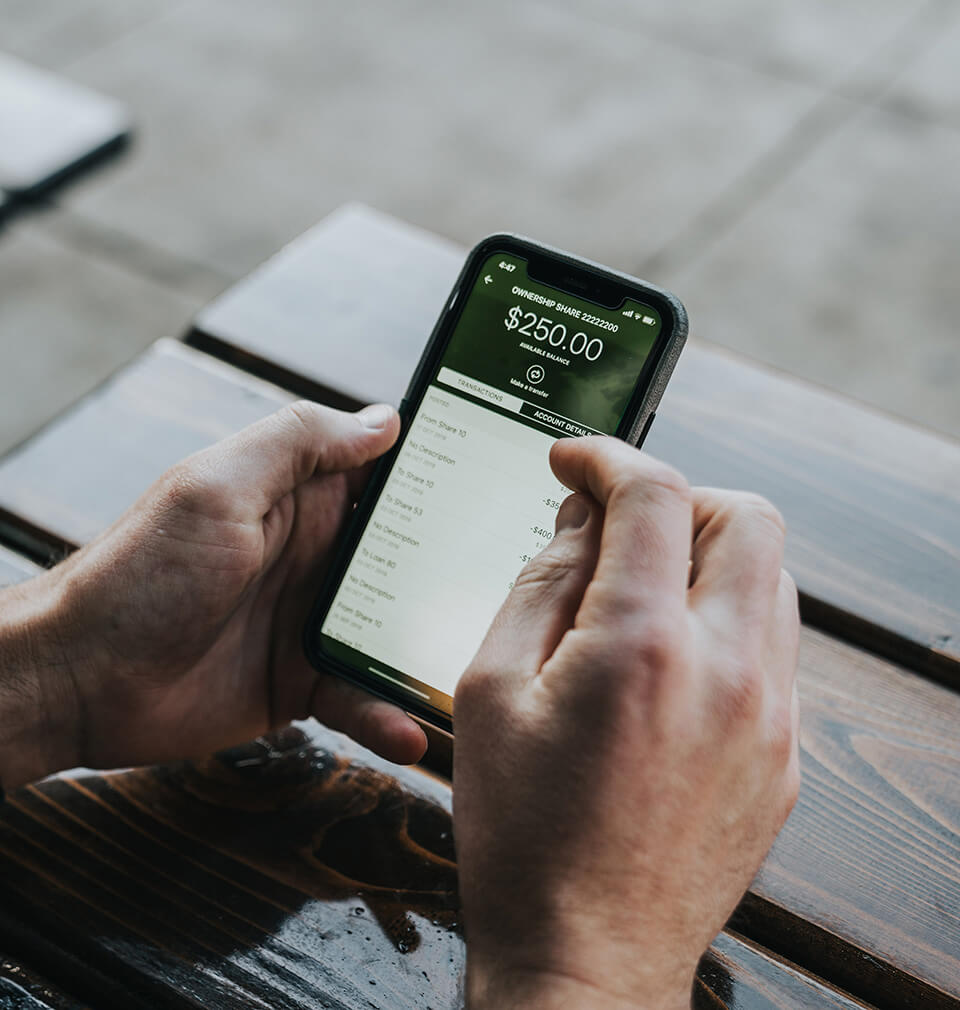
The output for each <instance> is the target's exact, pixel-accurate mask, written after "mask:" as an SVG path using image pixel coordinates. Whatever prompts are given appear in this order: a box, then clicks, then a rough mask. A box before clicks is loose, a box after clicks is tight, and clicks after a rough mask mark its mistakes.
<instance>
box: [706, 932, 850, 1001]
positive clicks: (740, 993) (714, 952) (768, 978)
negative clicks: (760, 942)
mask: <svg viewBox="0 0 960 1010" xmlns="http://www.w3.org/2000/svg"><path fill="white" fill-rule="evenodd" d="M693 1007H694V1010H708V1008H709V1010H741V1008H747V1007H749V1008H750V1010H761V1008H762V1010H797V1008H800V1007H809V1008H811V1010H812V1008H820V1007H823V1008H826V1007H831V1008H834V1010H855V1008H858V1007H859V1008H869V1004H867V1003H863V1002H861V1001H860V1000H858V999H854V998H853V997H851V996H848V995H846V994H845V993H842V992H840V991H838V990H837V989H835V988H833V986H831V985H829V984H828V983H826V982H824V981H823V980H822V979H818V978H815V977H813V976H811V975H807V974H806V973H804V972H802V971H800V970H799V969H798V968H796V967H794V966H792V965H790V964H789V963H787V962H784V961H781V960H779V959H778V958H775V957H774V956H773V955H772V954H771V953H770V952H769V951H766V950H763V949H762V948H759V947H757V946H755V945H754V944H752V943H750V942H749V941H744V940H743V939H742V938H740V937H734V936H732V935H731V934H730V933H721V934H720V936H718V937H717V939H716V940H715V941H714V943H713V946H712V947H711V948H710V951H709V952H708V953H707V955H706V956H705V957H704V959H703V960H702V961H701V962H700V971H699V972H698V974H697V982H696V987H695V989H694V994H693Z"/></svg>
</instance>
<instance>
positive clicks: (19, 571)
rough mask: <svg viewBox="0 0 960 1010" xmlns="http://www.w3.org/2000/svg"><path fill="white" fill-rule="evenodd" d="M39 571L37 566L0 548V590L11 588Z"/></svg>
mask: <svg viewBox="0 0 960 1010" xmlns="http://www.w3.org/2000/svg"><path fill="white" fill-rule="evenodd" d="M40 571H42V569H41V568H40V567H39V565H35V564H34V563H33V562H32V561H28V560H27V559H26V558H24V557H21V555H19V554H15V553H14V552H13V551H10V550H7V548H6V547H3V546H0V589H3V588H4V587H5V586H12V585H13V584H14V583H16V582H23V580H24V579H29V578H30V577H31V576H32V575H36V574H37V573H38V572H40Z"/></svg>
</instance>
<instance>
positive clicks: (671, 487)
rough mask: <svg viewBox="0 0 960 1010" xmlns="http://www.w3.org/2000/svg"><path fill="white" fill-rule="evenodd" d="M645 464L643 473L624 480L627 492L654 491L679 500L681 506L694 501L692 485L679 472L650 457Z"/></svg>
mask: <svg viewBox="0 0 960 1010" xmlns="http://www.w3.org/2000/svg"><path fill="white" fill-rule="evenodd" d="M645 464H646V465H645V467H644V469H643V470H642V471H641V472H638V473H632V474H630V476H628V477H626V478H624V481H623V483H624V486H625V488H626V489H627V490H629V491H639V492H641V493H649V492H650V490H653V491H654V492H656V493H660V494H662V495H665V496H666V497H669V498H675V499H677V502H678V503H679V504H687V503H689V502H690V501H692V498H693V492H692V491H691V488H690V483H689V481H688V480H687V478H686V477H684V476H683V474H682V473H680V471H679V470H676V469H674V468H673V467H672V466H670V465H669V464H667V463H662V462H661V461H660V460H658V459H652V458H650V457H646V459H645Z"/></svg>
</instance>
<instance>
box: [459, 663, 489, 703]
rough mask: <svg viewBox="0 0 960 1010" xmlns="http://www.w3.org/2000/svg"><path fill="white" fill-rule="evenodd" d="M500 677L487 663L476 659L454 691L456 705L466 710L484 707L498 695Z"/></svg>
mask: <svg viewBox="0 0 960 1010" xmlns="http://www.w3.org/2000/svg"><path fill="white" fill-rule="evenodd" d="M499 691H500V677H499V676H497V674H496V673H495V672H494V670H493V668H492V667H490V666H489V665H487V664H484V663H481V662H478V661H477V660H474V661H473V662H472V663H471V664H470V665H469V666H468V667H467V669H466V670H465V671H464V673H463V676H462V677H461V678H460V681H459V683H458V684H457V688H456V691H455V692H454V706H455V707H456V706H457V705H460V706H461V707H462V708H464V709H466V710H477V709H480V710H482V709H484V708H486V707H487V706H489V705H490V703H491V702H492V701H493V700H494V699H495V698H496V697H497V695H498V694H499Z"/></svg>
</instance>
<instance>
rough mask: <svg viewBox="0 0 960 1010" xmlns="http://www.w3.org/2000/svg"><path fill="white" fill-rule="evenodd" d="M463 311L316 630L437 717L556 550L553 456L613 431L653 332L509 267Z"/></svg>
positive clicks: (501, 266) (631, 314) (620, 311)
mask: <svg viewBox="0 0 960 1010" xmlns="http://www.w3.org/2000/svg"><path fill="white" fill-rule="evenodd" d="M461 297H464V294H461ZM465 297H466V302H465V304H464V306H463V309H462V312H461V315H460V318H459V321H458V323H457V326H456V329H455V331H454V332H453V334H452V335H451V337H450V340H449V341H448V344H447V348H446V351H445V352H444V354H443V357H442V359H441V361H440V363H439V365H438V367H437V368H436V370H435V373H434V374H433V375H432V376H431V381H430V384H429V387H428V389H427V392H426V394H425V396H424V398H423V400H422V401H421V403H420V406H419V408H418V410H417V412H416V415H415V416H414V418H413V420H412V423H411V424H410V427H409V429H408V430H407V433H406V436H405V437H404V440H403V444H402V446H401V448H400V451H399V453H398V455H397V457H396V459H395V461H394V464H393V466H392V468H391V471H390V474H389V476H388V478H387V481H386V483H385V485H384V488H383V491H382V492H381V494H380V497H379V499H378V501H377V504H376V507H375V508H374V510H373V512H372V514H371V517H370V519H369V521H368V523H367V526H366V528H365V529H364V532H363V534H362V536H361V537H360V540H359V543H358V545H357V549H356V551H355V553H354V555H353V558H352V560H351V562H350V564H349V566H348V568H347V570H346V573H345V575H344V578H343V581H342V582H341V584H340V587H339V589H338V591H337V593H336V595H335V597H334V599H333V603H332V605H331V607H330V610H329V611H328V613H327V616H326V618H325V620H324V622H323V625H322V628H321V634H322V635H323V636H324V639H323V645H324V648H325V649H326V650H327V652H328V653H330V654H331V655H334V656H337V657H338V658H340V659H342V660H344V661H346V662H347V663H348V664H349V665H350V666H352V667H354V668H356V669H359V670H362V671H365V672H366V673H367V674H368V675H374V676H376V677H380V678H383V679H384V680H386V681H388V682H390V683H392V684H394V685H399V686H401V687H403V688H405V689H406V690H407V691H408V692H410V694H411V695H412V696H413V697H414V698H419V699H421V700H423V701H425V702H428V703H430V704H432V705H434V706H436V707H438V708H441V709H443V710H445V711H447V712H449V711H450V699H451V697H452V695H453V693H454V690H455V688H456V685H457V681H458V680H459V678H460V675H461V674H462V673H463V671H464V669H465V668H466V667H467V665H468V664H469V662H470V660H471V659H472V658H473V655H474V653H475V652H476V650H477V648H478V646H479V645H480V643H481V641H482V640H483V637H484V635H485V634H486V631H487V628H488V627H489V626H490V623H491V621H492V620H493V617H494V615H495V614H496V612H497V610H498V609H499V608H500V605H501V604H502V603H503V601H504V599H505V598H506V596H507V593H508V592H509V591H510V589H511V588H512V586H513V581H514V579H515V578H516V576H517V573H518V572H519V571H520V569H521V568H522V567H523V566H524V564H526V562H527V561H529V560H530V559H531V558H532V557H533V556H534V555H535V554H537V553H538V552H539V551H540V550H542V549H543V548H544V547H545V546H546V545H547V544H548V543H549V542H550V540H551V539H552V537H553V527H554V518H555V516H556V512H557V509H558V508H559V507H560V503H561V501H562V500H563V499H564V497H565V496H566V495H567V494H568V493H569V492H568V490H567V489H566V488H565V487H563V486H562V485H561V484H560V483H559V481H558V480H557V479H556V477H554V475H553V473H552V471H551V470H550V464H549V461H548V454H549V451H550V446H551V444H552V443H553V442H554V441H555V440H556V439H557V438H560V437H572V436H581V435H587V434H611V433H613V432H614V431H616V429H617V427H618V426H619V423H620V419H621V417H622V415H623V412H624V411H625V409H626V407H627V405H628V403H629V401H630V398H631V396H632V394H633V391H634V388H635V386H636V382H637V378H638V376H639V373H640V371H641V369H642V367H643V364H644V361H645V360H646V358H647V356H648V355H649V353H650V351H651V349H652V348H653V347H654V345H655V343H656V341H657V337H658V336H659V334H660V329H661V325H662V322H661V318H660V315H659V313H658V312H657V311H656V310H655V309H654V308H652V307H651V306H649V305H644V304H642V303H640V302H634V301H631V300H629V299H627V300H625V301H624V302H623V304H622V305H619V306H618V307H617V308H615V309H610V308H604V307H602V306H599V305H597V304H595V303H593V302H589V301H586V300H584V299H582V298H577V297H575V296H573V295H570V294H567V293H565V292H561V291H559V290H557V289H556V288H553V287H549V286H548V285H546V284H543V283H539V282H538V281H536V280H532V279H531V278H530V277H529V276H528V274H527V263H526V261H525V260H524V259H522V258H521V257H519V256H515V255H505V254H495V255H493V256H491V257H490V258H489V259H487V260H486V262H485V263H484V264H483V266H482V267H481V269H480V272H479V275H478V277H477V280H476V282H475V283H474V285H473V288H472V290H470V291H469V292H467V293H465Z"/></svg>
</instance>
